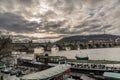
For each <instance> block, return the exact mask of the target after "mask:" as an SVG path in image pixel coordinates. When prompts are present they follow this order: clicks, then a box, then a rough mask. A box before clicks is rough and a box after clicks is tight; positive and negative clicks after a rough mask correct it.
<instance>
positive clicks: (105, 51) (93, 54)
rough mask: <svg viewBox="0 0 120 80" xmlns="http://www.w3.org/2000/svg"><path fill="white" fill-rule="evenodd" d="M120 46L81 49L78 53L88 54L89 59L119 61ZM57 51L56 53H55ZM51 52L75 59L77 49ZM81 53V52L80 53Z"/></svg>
mask: <svg viewBox="0 0 120 80" xmlns="http://www.w3.org/2000/svg"><path fill="white" fill-rule="evenodd" d="M119 52H120V48H101V49H84V50H83V49H82V50H81V53H80V55H82V56H83V55H85V54H86V55H88V57H89V59H90V60H112V61H120V54H119ZM57 53H58V54H57ZM57 53H53V54H51V55H54V56H58V55H59V56H60V55H61V56H66V57H67V58H72V59H75V56H76V54H78V53H79V51H78V50H72V51H60V52H57ZM82 53H83V54H82Z"/></svg>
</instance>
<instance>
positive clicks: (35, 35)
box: [0, 0, 120, 40]
mask: <svg viewBox="0 0 120 80" xmlns="http://www.w3.org/2000/svg"><path fill="white" fill-rule="evenodd" d="M119 4H120V0H0V32H1V34H2V35H8V34H9V35H11V36H14V37H16V38H17V39H52V40H58V39H60V38H62V37H66V36H71V35H72V36H73V35H89V34H103V33H104V32H105V31H106V33H108V34H118V35H120V27H119V26H120V23H119V22H120V21H119V19H120V10H119V9H120V5H119Z"/></svg>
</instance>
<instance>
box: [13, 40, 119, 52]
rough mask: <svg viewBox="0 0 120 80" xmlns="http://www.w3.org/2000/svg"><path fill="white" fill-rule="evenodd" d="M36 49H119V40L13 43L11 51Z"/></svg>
mask: <svg viewBox="0 0 120 80" xmlns="http://www.w3.org/2000/svg"><path fill="white" fill-rule="evenodd" d="M36 47H43V48H44V49H45V50H46V51H50V50H51V48H52V47H58V48H59V50H65V49H66V47H69V48H70V50H77V49H78V48H80V49H95V48H111V47H120V39H115V40H94V41H92V40H89V41H70V42H58V43H57V42H56V43H50V42H48V43H33V42H32V41H29V42H28V43H13V50H15V51H28V52H32V51H33V49H34V48H36Z"/></svg>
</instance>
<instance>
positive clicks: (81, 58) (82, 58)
mask: <svg viewBox="0 0 120 80" xmlns="http://www.w3.org/2000/svg"><path fill="white" fill-rule="evenodd" d="M75 58H76V59H77V60H89V58H88V57H80V56H75Z"/></svg>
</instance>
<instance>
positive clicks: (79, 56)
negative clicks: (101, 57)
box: [75, 49, 89, 60]
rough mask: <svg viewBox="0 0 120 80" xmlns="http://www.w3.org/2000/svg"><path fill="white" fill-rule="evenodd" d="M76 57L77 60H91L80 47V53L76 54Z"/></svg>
mask: <svg viewBox="0 0 120 80" xmlns="http://www.w3.org/2000/svg"><path fill="white" fill-rule="evenodd" d="M75 58H76V59H77V60H89V57H88V55H87V54H84V53H81V51H80V49H79V53H78V54H76V56H75Z"/></svg>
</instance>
